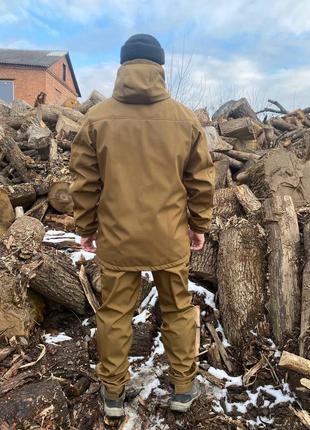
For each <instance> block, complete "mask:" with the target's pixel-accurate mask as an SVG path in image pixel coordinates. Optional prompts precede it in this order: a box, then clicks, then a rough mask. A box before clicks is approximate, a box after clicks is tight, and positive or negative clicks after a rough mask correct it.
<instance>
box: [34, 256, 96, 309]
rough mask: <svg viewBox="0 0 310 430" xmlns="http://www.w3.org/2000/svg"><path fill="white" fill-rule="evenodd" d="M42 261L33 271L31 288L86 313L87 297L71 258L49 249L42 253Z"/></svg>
mask: <svg viewBox="0 0 310 430" xmlns="http://www.w3.org/2000/svg"><path fill="white" fill-rule="evenodd" d="M41 261H42V264H41V265H40V266H39V267H37V268H35V269H34V270H33V271H31V279H30V286H31V288H32V289H33V290H35V291H37V292H38V293H40V294H41V295H42V296H43V297H46V298H47V299H49V300H53V301H54V302H56V303H59V304H60V305H62V306H65V307H66V308H68V309H71V310H72V311H74V312H76V313H77V314H79V315H84V314H85V311H86V305H87V299H86V297H85V294H84V291H83V288H82V285H81V283H80V281H79V276H78V274H77V273H76V270H75V267H74V265H73V263H72V261H71V259H70V258H69V257H67V256H66V255H65V254H63V253H58V252H57V251H54V250H52V249H49V252H48V253H44V254H42V256H41ZM28 269H31V267H29V268H28Z"/></svg>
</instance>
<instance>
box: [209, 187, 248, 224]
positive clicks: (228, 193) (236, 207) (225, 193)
mask: <svg viewBox="0 0 310 430" xmlns="http://www.w3.org/2000/svg"><path fill="white" fill-rule="evenodd" d="M241 213H242V208H241V206H240V203H239V202H238V199H237V197H236V194H235V192H234V190H233V188H222V189H219V190H216V191H215V193H214V208H213V214H212V216H213V218H214V219H215V218H216V217H219V218H224V219H229V218H231V217H232V216H234V215H237V216H238V215H240V214H241Z"/></svg>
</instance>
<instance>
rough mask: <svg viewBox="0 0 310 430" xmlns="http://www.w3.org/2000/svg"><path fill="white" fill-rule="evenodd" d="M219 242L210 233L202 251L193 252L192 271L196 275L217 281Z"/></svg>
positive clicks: (206, 237) (206, 236)
mask: <svg viewBox="0 0 310 430" xmlns="http://www.w3.org/2000/svg"><path fill="white" fill-rule="evenodd" d="M216 269H217V243H216V242H214V241H213V240H212V239H211V237H210V235H209V234H206V235H205V244H204V247H203V249H202V250H201V251H196V252H192V254H191V259H190V271H191V273H192V274H193V275H194V276H197V277H199V278H202V279H205V280H207V281H210V282H214V283H215V282H216Z"/></svg>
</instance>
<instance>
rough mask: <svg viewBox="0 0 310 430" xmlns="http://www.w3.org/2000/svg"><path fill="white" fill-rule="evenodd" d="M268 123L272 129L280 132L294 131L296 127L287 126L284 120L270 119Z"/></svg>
mask: <svg viewBox="0 0 310 430" xmlns="http://www.w3.org/2000/svg"><path fill="white" fill-rule="evenodd" d="M270 122H271V124H272V125H273V127H275V128H277V129H278V130H280V131H293V130H295V129H296V126H294V125H292V124H289V123H288V122H287V121H284V119H281V118H272V120H271V121H270Z"/></svg>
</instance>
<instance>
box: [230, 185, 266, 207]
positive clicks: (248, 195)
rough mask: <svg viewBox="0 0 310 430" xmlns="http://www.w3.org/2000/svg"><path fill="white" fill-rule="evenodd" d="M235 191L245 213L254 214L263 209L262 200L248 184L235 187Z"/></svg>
mask: <svg viewBox="0 0 310 430" xmlns="http://www.w3.org/2000/svg"><path fill="white" fill-rule="evenodd" d="M234 192H235V195H236V197H237V199H238V201H239V203H240V204H241V206H242V207H243V209H244V211H245V213H247V214H254V213H256V212H257V211H259V210H260V209H261V207H262V204H261V202H260V201H259V200H258V199H257V198H256V196H255V194H254V193H252V191H251V190H250V188H249V187H248V186H247V185H239V186H236V187H234Z"/></svg>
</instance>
